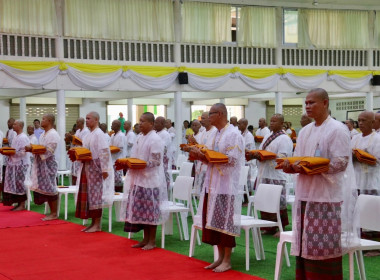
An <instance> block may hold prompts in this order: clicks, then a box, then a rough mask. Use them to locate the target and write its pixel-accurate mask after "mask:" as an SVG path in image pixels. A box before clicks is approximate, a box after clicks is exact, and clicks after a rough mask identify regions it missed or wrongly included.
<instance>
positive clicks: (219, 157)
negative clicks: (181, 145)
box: [202, 149, 228, 164]
mask: <svg viewBox="0 0 380 280" xmlns="http://www.w3.org/2000/svg"><path fill="white" fill-rule="evenodd" d="M202 152H203V153H204V154H205V156H206V159H207V161H208V162H209V163H219V164H224V163H228V156H226V155H225V154H222V153H219V152H215V151H213V150H206V149H204V150H202Z"/></svg>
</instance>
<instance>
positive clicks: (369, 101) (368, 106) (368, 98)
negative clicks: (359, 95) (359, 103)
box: [365, 91, 373, 111]
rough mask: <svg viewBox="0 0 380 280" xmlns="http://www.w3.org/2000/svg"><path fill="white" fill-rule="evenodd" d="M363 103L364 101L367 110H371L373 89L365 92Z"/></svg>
mask: <svg viewBox="0 0 380 280" xmlns="http://www.w3.org/2000/svg"><path fill="white" fill-rule="evenodd" d="M365 103H366V109H367V110H368V111H373V91H370V92H367V96H366V99H365Z"/></svg>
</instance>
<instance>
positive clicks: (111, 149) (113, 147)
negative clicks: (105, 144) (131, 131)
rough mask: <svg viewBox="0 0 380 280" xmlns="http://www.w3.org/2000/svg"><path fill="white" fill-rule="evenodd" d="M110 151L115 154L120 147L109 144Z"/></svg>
mask: <svg viewBox="0 0 380 280" xmlns="http://www.w3.org/2000/svg"><path fill="white" fill-rule="evenodd" d="M110 151H111V154H116V153H118V152H120V148H119V147H116V146H110Z"/></svg>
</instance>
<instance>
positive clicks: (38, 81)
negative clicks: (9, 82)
mask: <svg viewBox="0 0 380 280" xmlns="http://www.w3.org/2000/svg"><path fill="white" fill-rule="evenodd" d="M0 70H3V71H4V72H5V73H7V74H8V75H9V76H11V77H12V78H14V79H16V80H17V81H19V82H21V83H23V84H24V85H27V86H31V87H34V88H42V87H43V86H44V85H46V84H48V83H50V82H51V81H53V80H54V79H55V78H56V77H57V76H58V74H59V66H54V67H51V68H47V69H44V70H39V71H25V70H20V69H17V68H13V67H10V66H8V65H5V64H3V63H0Z"/></svg>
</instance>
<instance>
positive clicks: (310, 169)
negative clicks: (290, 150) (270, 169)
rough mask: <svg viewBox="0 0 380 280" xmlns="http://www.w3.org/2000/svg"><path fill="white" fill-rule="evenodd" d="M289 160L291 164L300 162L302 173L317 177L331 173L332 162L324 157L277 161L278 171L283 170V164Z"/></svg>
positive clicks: (291, 158) (290, 158) (280, 159)
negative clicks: (317, 175)
mask: <svg viewBox="0 0 380 280" xmlns="http://www.w3.org/2000/svg"><path fill="white" fill-rule="evenodd" d="M285 160H288V161H289V162H290V163H291V164H295V163H296V162H297V161H298V164H297V165H298V166H300V167H301V168H302V171H301V172H300V173H302V174H306V175H315V174H320V173H324V172H327V171H329V164H330V160H329V159H328V158H323V157H287V158H278V159H276V162H277V166H276V169H283V162H284V161H285Z"/></svg>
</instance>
